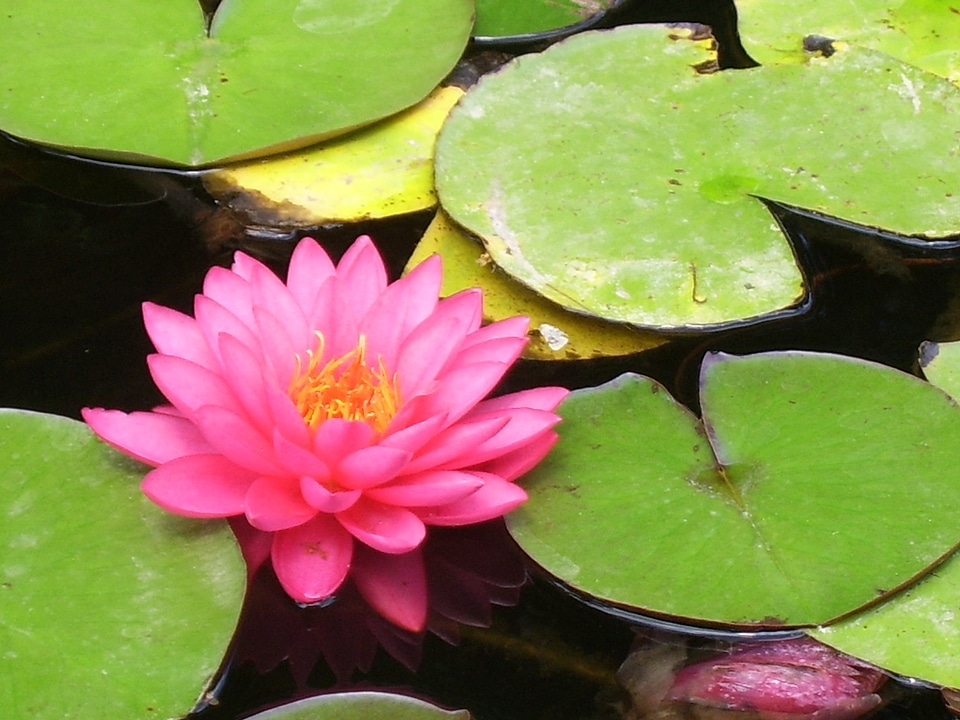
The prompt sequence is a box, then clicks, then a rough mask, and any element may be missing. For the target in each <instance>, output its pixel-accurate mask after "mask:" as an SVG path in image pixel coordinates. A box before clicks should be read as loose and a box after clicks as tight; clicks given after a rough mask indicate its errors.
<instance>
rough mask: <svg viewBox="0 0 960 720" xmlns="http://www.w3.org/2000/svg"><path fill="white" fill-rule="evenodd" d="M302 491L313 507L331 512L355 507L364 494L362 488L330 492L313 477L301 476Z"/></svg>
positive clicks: (304, 497)
mask: <svg viewBox="0 0 960 720" xmlns="http://www.w3.org/2000/svg"><path fill="white" fill-rule="evenodd" d="M300 492H301V493H302V494H303V499H304V500H306V501H307V502H308V503H309V504H310V506H311V507H313V508H316V509H317V510H319V511H320V512H324V513H330V514H333V513H338V512H343V511H344V510H346V509H347V508H350V507H353V504H354V503H355V502H357V500H359V499H360V497H361V496H362V495H363V493H362V492H361V491H360V490H344V491H339V492H330V491H329V490H327V488H325V487H324V486H323V485H321V484H320V483H319V482H317V481H316V480H315V479H314V478H311V477H302V478H300Z"/></svg>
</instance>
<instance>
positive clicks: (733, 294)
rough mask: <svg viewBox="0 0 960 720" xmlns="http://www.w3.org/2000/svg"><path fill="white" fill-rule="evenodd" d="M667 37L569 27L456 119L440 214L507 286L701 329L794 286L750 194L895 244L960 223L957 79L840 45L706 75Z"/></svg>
mask: <svg viewBox="0 0 960 720" xmlns="http://www.w3.org/2000/svg"><path fill="white" fill-rule="evenodd" d="M676 34H677V33H676V31H673V30H671V31H667V30H665V29H664V28H659V27H656V26H631V27H623V28H618V29H615V30H610V31H598V32H587V33H583V34H580V35H577V36H575V37H573V38H570V39H569V40H565V41H563V42H561V43H559V44H557V45H554V46H552V47H551V48H550V49H548V50H546V51H545V52H543V53H541V54H539V55H535V56H524V57H520V58H518V59H516V60H515V61H513V62H512V63H510V64H508V65H507V66H506V67H505V68H504V69H502V70H501V71H500V72H498V73H496V74H494V75H489V76H486V77H484V78H483V79H481V81H480V82H479V83H478V84H477V85H476V86H475V87H474V88H472V89H471V90H470V91H469V92H467V94H466V95H465V96H464V97H463V99H462V100H461V101H460V103H459V104H458V106H457V107H456V108H455V109H454V111H453V112H452V113H451V115H450V118H449V119H448V121H447V123H446V124H445V125H444V128H443V130H442V131H441V134H440V138H439V140H438V143H437V161H436V162H437V190H438V193H439V196H440V202H441V205H442V206H443V207H444V209H445V210H446V211H447V212H448V213H449V214H450V216H451V217H452V218H453V219H454V220H456V221H457V222H458V223H460V224H461V225H463V226H464V227H466V228H467V229H468V230H469V231H470V232H471V233H474V234H476V235H478V236H479V237H481V238H482V240H483V242H484V244H485V245H486V247H487V250H488V252H489V253H490V255H491V257H492V258H493V260H494V261H495V262H496V263H497V264H498V265H499V266H500V267H502V268H503V269H504V270H505V271H507V272H508V273H510V274H511V275H513V276H514V277H516V278H517V279H518V280H520V281H521V282H522V283H524V284H526V285H528V286H529V287H531V288H533V289H534V290H536V291H537V292H540V293H541V294H543V295H544V296H546V297H548V298H549V299H551V300H553V301H555V302H557V303H560V304H562V305H564V306H566V307H569V308H571V309H574V310H577V311H581V312H586V313H591V314H595V315H598V316H601V317H604V318H608V319H612V320H617V321H623V322H629V323H634V324H639V325H648V326H665V327H680V328H683V327H689V326H704V325H712V324H717V323H723V322H730V321H735V320H744V319H747V318H752V317H756V316H759V315H763V314H766V313H769V312H772V311H776V310H780V309H783V308H785V307H788V306H790V305H792V304H794V303H796V302H797V301H798V300H799V299H800V298H801V296H802V294H803V284H802V279H801V275H800V271H799V269H798V268H797V267H796V265H795V262H794V259H793V255H792V252H791V249H790V247H789V245H788V243H787V241H786V240H785V239H784V238H783V236H782V234H781V231H780V229H779V227H778V226H777V225H776V223H775V222H774V220H773V219H772V218H771V216H770V214H769V213H768V212H767V210H766V208H765V207H764V206H763V204H762V203H761V202H759V201H758V199H757V198H767V199H771V200H777V201H780V202H783V203H786V204H788V205H792V206H795V207H800V208H804V209H807V210H813V211H816V212H819V213H823V214H826V215H829V216H833V217H839V218H842V219H846V220H849V221H852V222H857V223H860V224H864V225H872V226H878V227H882V228H885V229H887V230H890V231H892V232H896V233H900V234H904V235H923V236H927V237H943V236H947V235H950V234H953V233H956V232H957V231H958V230H960V224H958V222H957V218H958V217H960V161H958V158H957V156H956V152H955V150H956V133H957V131H958V128H960V120H958V118H960V92H958V90H957V88H956V87H955V86H954V85H952V84H951V83H949V82H948V81H946V80H944V79H943V78H940V77H937V76H935V75H931V74H929V73H925V72H923V71H920V70H918V69H917V68H915V67H913V66H911V65H906V64H903V63H900V62H898V61H896V60H894V59H892V58H891V57H889V56H887V55H883V54H881V53H876V52H872V51H867V50H858V49H855V48H849V49H847V50H845V51H842V52H837V53H836V54H834V55H833V56H831V57H830V58H822V59H820V60H818V61H816V62H813V61H812V62H810V63H807V64H804V65H773V66H765V67H759V68H752V69H749V70H736V71H733V70H729V71H723V72H715V73H709V74H701V73H698V72H696V71H695V70H694V68H693V67H692V66H694V65H697V64H699V63H702V62H705V61H707V60H709V59H710V58H711V55H710V54H709V52H708V51H707V50H706V49H705V48H704V47H703V46H702V45H701V44H694V43H692V42H690V41H688V40H678V39H669V37H675V36H676ZM668 35H669V37H668ZM845 98H849V101H845V100H844V99H845ZM904 186H909V187H910V188H911V192H910V193H909V197H907V196H905V195H904V193H903V190H902V188H903V187H904Z"/></svg>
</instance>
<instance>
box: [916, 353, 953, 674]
mask: <svg viewBox="0 0 960 720" xmlns="http://www.w3.org/2000/svg"><path fill="white" fill-rule="evenodd" d="M920 367H921V368H922V369H923V374H924V375H926V377H927V380H929V381H930V382H932V383H933V384H934V385H936V386H937V387H938V388H940V389H941V390H943V391H944V392H945V393H947V394H948V395H950V396H951V397H953V398H958V399H960V342H948V343H935V342H926V343H924V344H923V345H922V346H921V348H920ZM957 687H960V685H958V686H957Z"/></svg>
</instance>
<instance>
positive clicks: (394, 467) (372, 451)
mask: <svg viewBox="0 0 960 720" xmlns="http://www.w3.org/2000/svg"><path fill="white" fill-rule="evenodd" d="M409 460H410V453H408V452H406V451H404V450H398V449H397V448H392V447H384V446H383V445H371V446H370V447H366V448H361V449H360V450H357V451H356V452H352V453H350V454H349V455H347V456H346V457H344V458H343V459H342V460H341V461H340V462H339V463H338V464H337V467H336V470H334V472H333V478H334V480H335V481H336V482H337V484H339V485H341V486H343V487H345V488H349V489H351V490H366V489H367V488H371V487H376V486H377V485H382V484H383V483H385V482H387V481H388V480H391V479H393V478H394V477H396V475H397V473H398V472H400V471H401V470H402V469H403V466H404V465H406V464H407V462H408V461H409Z"/></svg>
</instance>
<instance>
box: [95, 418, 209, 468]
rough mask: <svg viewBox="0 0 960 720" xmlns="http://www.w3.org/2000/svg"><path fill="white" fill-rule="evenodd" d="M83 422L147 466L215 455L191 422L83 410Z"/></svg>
mask: <svg viewBox="0 0 960 720" xmlns="http://www.w3.org/2000/svg"><path fill="white" fill-rule="evenodd" d="M81 414H82V415H83V419H84V420H85V421H86V423H87V424H88V425H89V426H90V428H91V429H92V430H93V431H94V432H95V433H96V434H97V435H99V436H100V437H101V438H103V439H104V440H105V441H106V442H107V443H109V444H110V445H112V446H113V447H115V448H117V449H118V450H120V451H121V452H124V453H126V454H127V455H129V456H130V457H132V458H134V459H135V460H139V461H140V462H142V463H146V464H147V465H154V466H156V465H162V464H163V463H165V462H170V461H171V460H174V459H176V458H178V457H182V456H184V455H204V454H208V453H212V452H213V448H212V447H210V444H209V443H208V442H207V441H206V440H204V438H203V436H202V435H201V434H200V431H199V430H198V429H197V427H196V426H195V425H194V424H193V423H192V422H190V421H189V420H187V419H185V418H183V417H180V416H177V415H169V414H166V413H153V412H133V413H130V414H129V415H128V414H127V413H124V412H120V411H119V410H104V409H103V408H84V409H83V410H82V411H81Z"/></svg>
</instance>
